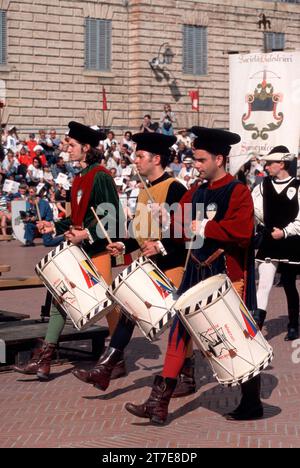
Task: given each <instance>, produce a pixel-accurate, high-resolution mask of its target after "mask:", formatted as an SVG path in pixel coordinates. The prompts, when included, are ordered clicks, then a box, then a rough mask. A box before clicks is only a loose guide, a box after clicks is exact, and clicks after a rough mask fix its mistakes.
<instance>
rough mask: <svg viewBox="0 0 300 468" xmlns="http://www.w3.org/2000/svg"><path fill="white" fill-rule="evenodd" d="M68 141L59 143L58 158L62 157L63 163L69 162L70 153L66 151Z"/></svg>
mask: <svg viewBox="0 0 300 468" xmlns="http://www.w3.org/2000/svg"><path fill="white" fill-rule="evenodd" d="M68 147H69V143H67V142H66V141H64V140H63V141H61V142H60V145H59V158H63V160H64V162H65V163H68V162H70V155H69V153H68Z"/></svg>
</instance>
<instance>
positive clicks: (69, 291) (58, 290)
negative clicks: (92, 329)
mask: <svg viewBox="0 0 300 468" xmlns="http://www.w3.org/2000/svg"><path fill="white" fill-rule="evenodd" d="M35 271H36V273H37V275H38V276H39V277H40V278H41V279H42V281H43V282H44V283H45V286H46V287H47V289H48V290H49V291H50V292H51V293H52V295H53V296H54V298H55V299H56V300H57V301H58V303H59V304H60V306H61V307H62V309H63V310H64V311H65V312H66V314H67V315H68V316H69V317H70V319H71V320H72V322H73V324H74V326H75V327H76V328H77V329H78V330H84V329H86V328H88V327H89V326H90V325H92V324H93V323H95V322H98V320H100V319H101V318H102V317H104V316H105V315H106V314H107V313H108V312H109V311H110V310H111V309H112V307H113V304H112V302H111V301H110V300H109V299H108V298H107V296H106V291H107V288H108V286H107V284H106V283H105V281H104V280H103V278H102V277H101V276H100V275H99V273H98V272H97V270H96V268H95V266H94V264H93V262H92V261H91V259H90V258H89V257H88V256H87V254H86V253H85V252H84V250H82V249H81V248H79V247H77V246H75V245H72V244H70V243H68V242H63V243H62V244H61V245H60V246H58V247H57V248H56V249H54V250H52V251H51V252H50V253H49V254H48V255H46V257H45V258H43V259H42V260H41V261H40V263H38V264H37V265H36V267H35Z"/></svg>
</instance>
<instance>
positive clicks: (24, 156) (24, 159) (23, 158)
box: [18, 146, 35, 168]
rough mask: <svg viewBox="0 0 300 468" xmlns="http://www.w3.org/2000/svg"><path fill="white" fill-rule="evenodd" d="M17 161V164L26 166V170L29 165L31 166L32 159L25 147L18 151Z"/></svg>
mask: <svg viewBox="0 0 300 468" xmlns="http://www.w3.org/2000/svg"><path fill="white" fill-rule="evenodd" d="M33 154H34V157H35V153H33ZM18 160H19V163H20V164H23V165H24V166H26V168H27V167H29V166H30V164H32V162H33V157H32V156H31V154H29V153H28V151H27V149H26V147H25V146H22V148H21V150H20V153H19V156H18Z"/></svg>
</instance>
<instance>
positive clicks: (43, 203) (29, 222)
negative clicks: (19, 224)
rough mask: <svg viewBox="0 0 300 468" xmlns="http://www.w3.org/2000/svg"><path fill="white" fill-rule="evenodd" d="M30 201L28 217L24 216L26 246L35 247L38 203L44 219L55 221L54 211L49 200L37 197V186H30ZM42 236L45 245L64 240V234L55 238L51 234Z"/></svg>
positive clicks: (52, 244)
mask: <svg viewBox="0 0 300 468" xmlns="http://www.w3.org/2000/svg"><path fill="white" fill-rule="evenodd" d="M28 203H29V206H28V209H27V211H26V217H24V218H23V220H24V225H25V236H24V237H25V247H34V246H35V244H34V239H35V237H36V234H37V229H36V222H37V220H38V212H37V207H36V204H38V208H39V214H40V216H41V219H42V220H44V221H53V213H52V210H51V208H50V205H49V202H48V201H47V200H44V199H41V198H39V197H37V195H36V188H35V187H30V189H29V198H28ZM42 238H43V244H44V246H45V247H55V246H56V245H58V244H59V243H60V242H61V241H62V240H63V236H61V237H60V238H53V237H52V235H51V234H43V235H42Z"/></svg>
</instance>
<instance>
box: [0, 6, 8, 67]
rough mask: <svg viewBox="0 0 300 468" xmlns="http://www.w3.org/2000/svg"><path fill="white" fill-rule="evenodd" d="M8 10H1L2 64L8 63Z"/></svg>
mask: <svg viewBox="0 0 300 468" xmlns="http://www.w3.org/2000/svg"><path fill="white" fill-rule="evenodd" d="M6 42H7V41H6V11H4V10H0V65H6V47H7V46H6Z"/></svg>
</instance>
